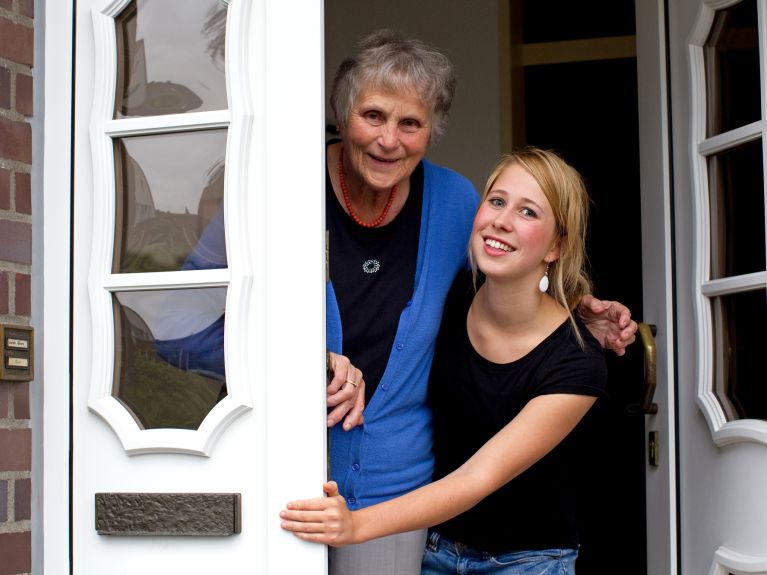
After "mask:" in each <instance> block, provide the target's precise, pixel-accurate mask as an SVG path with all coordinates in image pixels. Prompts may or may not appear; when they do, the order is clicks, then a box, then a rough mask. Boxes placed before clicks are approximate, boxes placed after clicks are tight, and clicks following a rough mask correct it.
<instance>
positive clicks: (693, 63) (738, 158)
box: [668, 0, 767, 575]
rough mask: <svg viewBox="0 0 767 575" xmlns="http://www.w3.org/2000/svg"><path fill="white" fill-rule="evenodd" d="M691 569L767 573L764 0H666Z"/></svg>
mask: <svg viewBox="0 0 767 575" xmlns="http://www.w3.org/2000/svg"><path fill="white" fill-rule="evenodd" d="M668 5H669V6H668V36H669V60H668V62H669V68H670V69H669V81H670V92H669V93H670V99H671V118H672V121H671V126H670V127H671V133H672V138H671V142H672V146H671V150H670V154H671V155H670V157H671V162H672V166H673V170H672V172H673V182H672V184H673V186H672V187H673V204H674V219H673V222H674V227H675V230H674V238H675V254H674V255H675V290H674V294H675V299H676V302H675V303H676V342H677V347H676V354H677V355H676V357H677V359H676V366H677V367H676V370H677V377H676V381H677V383H676V385H677V401H678V434H679V435H678V439H677V445H678V447H677V449H678V460H679V478H678V485H679V553H680V557H679V562H680V565H681V573H682V574H685V575H687V574H689V575H693V574H696V575H697V574H700V573H709V574H710V575H727V574H730V573H737V574H746V573H749V574H750V573H761V574H764V573H767V421H765V420H766V419H767V393H765V389H766V388H765V385H764V373H763V364H762V363H761V362H760V361H759V357H763V354H764V349H765V335H764V333H765V332H764V325H765V319H766V318H767V309H766V307H765V302H766V298H765V294H766V291H765V289H766V286H767V272H765V269H766V268H765V259H766V258H765V251H766V250H765V228H766V226H765V205H767V202H765V181H766V180H765V176H764V171H765V165H766V162H765V146H764V142H765V136H766V135H767V124H766V123H765V110H767V106H766V105H765V104H766V102H767V81H766V80H765V78H767V75H766V74H765V70H766V69H767V58H765V55H766V54H767V21H766V20H765V18H767V3H766V2H765V1H764V0H743V1H739V0H677V1H674V2H669V3H668Z"/></svg>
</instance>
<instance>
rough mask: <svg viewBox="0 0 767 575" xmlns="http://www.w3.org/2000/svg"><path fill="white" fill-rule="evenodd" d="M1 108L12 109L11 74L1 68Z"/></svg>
mask: <svg viewBox="0 0 767 575" xmlns="http://www.w3.org/2000/svg"><path fill="white" fill-rule="evenodd" d="M0 108H5V109H6V110H10V109H11V72H10V70H8V69H7V68H0Z"/></svg>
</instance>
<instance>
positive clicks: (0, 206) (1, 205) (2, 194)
mask: <svg viewBox="0 0 767 575" xmlns="http://www.w3.org/2000/svg"><path fill="white" fill-rule="evenodd" d="M10 209H11V172H9V171H8V170H4V169H2V168H0V210H10Z"/></svg>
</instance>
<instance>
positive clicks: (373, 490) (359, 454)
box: [326, 160, 479, 509]
mask: <svg viewBox="0 0 767 575" xmlns="http://www.w3.org/2000/svg"><path fill="white" fill-rule="evenodd" d="M423 165H424V183H423V208H422V212H421V232H420V239H419V245H418V261H417V264H416V274H415V289H414V292H413V297H412V299H411V300H410V301H409V302H408V303H407V305H406V307H405V309H404V310H403V312H402V315H401V316H400V321H399V327H398V328H397V334H396V336H395V338H394V346H393V348H392V350H391V353H390V354H389V361H388V363H387V365H386V370H385V372H384V374H383V377H382V378H381V381H380V383H379V385H378V388H377V389H376V392H375V393H374V394H373V398H372V399H371V401H370V404H369V405H367V407H366V408H365V423H364V425H363V426H362V427H356V428H354V429H352V430H351V431H348V432H346V431H344V430H343V428H342V427H341V425H336V426H335V427H334V428H333V429H332V430H331V445H330V454H331V477H332V478H333V480H334V481H336V482H337V483H338V485H339V489H340V492H341V494H342V495H344V497H346V501H347V503H348V505H349V508H350V509H358V508H360V507H367V506H368V505H373V504H375V503H379V502H381V501H385V500H387V499H391V498H393V497H397V496H399V495H402V494H404V493H407V492H408V491H412V490H413V489H416V488H418V487H421V486H422V485H425V484H426V483H429V482H430V481H431V476H432V470H433V466H434V457H433V455H432V453H431V445H432V427H431V411H430V409H429V406H428V405H427V388H428V381H429V370H430V367H431V361H432V357H433V356H434V346H435V341H436V338H437V332H438V330H439V325H440V319H441V316H442V308H443V306H444V303H445V298H446V296H447V292H448V290H449V289H450V285H451V283H452V281H453V279H454V277H455V275H456V273H457V272H458V271H459V270H460V269H463V268H464V267H465V265H466V253H467V251H466V246H467V244H468V239H469V234H470V232H471V226H472V221H473V218H474V212H475V211H476V208H477V203H478V200H479V198H478V196H477V194H476V192H475V190H474V187H473V186H472V185H471V183H470V182H469V181H468V180H467V179H466V178H464V177H463V176H461V175H459V174H457V173H456V172H453V171H452V170H448V169H446V168H442V167H440V166H437V165H435V164H432V163H431V162H428V161H426V160H424V161H423ZM326 314H327V315H326V322H327V325H326V329H327V345H328V349H330V350H331V351H335V352H337V353H340V352H341V350H342V341H343V339H342V326H341V317H340V313H339V311H338V303H337V301H336V298H335V293H334V291H333V286H332V284H328V286H327V310H326ZM351 359H352V361H354V358H351Z"/></svg>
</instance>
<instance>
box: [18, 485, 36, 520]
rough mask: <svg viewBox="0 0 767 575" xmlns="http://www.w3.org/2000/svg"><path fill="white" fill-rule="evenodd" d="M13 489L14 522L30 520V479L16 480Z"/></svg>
mask: <svg viewBox="0 0 767 575" xmlns="http://www.w3.org/2000/svg"><path fill="white" fill-rule="evenodd" d="M15 487H16V496H15V498H14V500H15V503H14V513H15V514H16V521H24V520H26V519H32V481H31V480H30V479H17V480H16V485H15Z"/></svg>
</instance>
